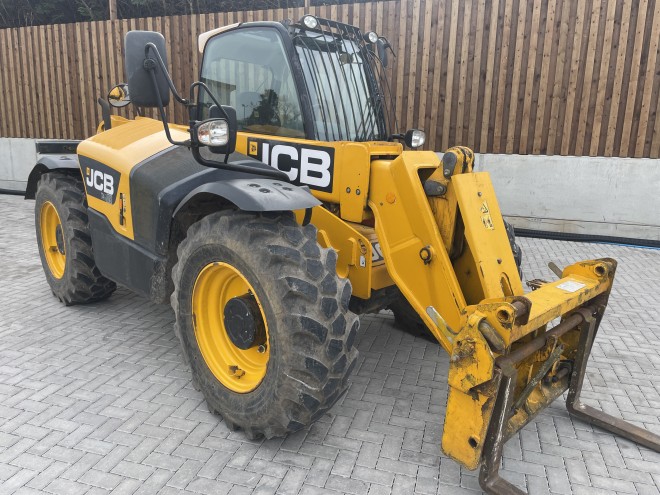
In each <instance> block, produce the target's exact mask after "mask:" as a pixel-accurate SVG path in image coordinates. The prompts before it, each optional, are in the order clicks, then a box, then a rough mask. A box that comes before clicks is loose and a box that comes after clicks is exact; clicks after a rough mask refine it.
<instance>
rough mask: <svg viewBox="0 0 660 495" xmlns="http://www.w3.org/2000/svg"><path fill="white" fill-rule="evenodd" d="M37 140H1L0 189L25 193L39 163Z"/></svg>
mask: <svg viewBox="0 0 660 495" xmlns="http://www.w3.org/2000/svg"><path fill="white" fill-rule="evenodd" d="M35 143H36V140H35V139H18V138H0V189H9V190H11V191H25V186H26V184H27V178H28V174H29V173H30V170H32V167H34V165H35V163H37V151H36V148H35Z"/></svg>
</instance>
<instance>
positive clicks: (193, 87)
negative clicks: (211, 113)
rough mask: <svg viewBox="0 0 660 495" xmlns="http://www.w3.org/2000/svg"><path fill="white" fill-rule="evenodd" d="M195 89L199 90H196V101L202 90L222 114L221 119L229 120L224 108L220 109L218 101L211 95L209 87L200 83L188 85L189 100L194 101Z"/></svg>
mask: <svg viewBox="0 0 660 495" xmlns="http://www.w3.org/2000/svg"><path fill="white" fill-rule="evenodd" d="M195 88H199V89H198V90H197V91H198V98H197V99H198V100H199V91H200V90H202V89H203V90H204V92H205V93H206V94H207V95H209V96H210V97H211V100H213V103H214V104H215V106H217V107H218V109H219V110H220V112H222V115H223V117H224V118H225V119H226V120H229V115H227V112H225V110H224V108H222V105H221V104H220V103H219V102H218V100H216V99H215V96H213V93H212V92H211V90H210V89H209V87H208V86H207V85H206V84H205V83H203V82H202V81H197V82H194V83H192V84H191V85H190V99H191V100H193V99H194V96H195V95H194V91H195Z"/></svg>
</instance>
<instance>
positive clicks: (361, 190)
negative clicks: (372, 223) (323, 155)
mask: <svg viewBox="0 0 660 495" xmlns="http://www.w3.org/2000/svg"><path fill="white" fill-rule="evenodd" d="M251 138H254V139H265V140H268V141H276V142H281V143H294V144H298V145H301V146H305V145H310V146H322V147H324V148H332V149H333V150H334V174H333V183H332V191H331V192H325V191H317V190H312V194H314V196H316V197H317V198H318V199H320V200H321V201H326V202H329V203H334V204H338V205H340V216H341V218H343V219H344V220H347V221H350V222H361V221H362V220H363V219H364V216H365V215H366V214H367V212H365V208H366V204H367V195H368V189H369V188H368V185H369V173H370V166H369V162H370V160H371V159H372V158H373V157H376V156H397V155H399V154H401V152H402V150H403V147H402V145H401V144H400V143H390V142H381V141H371V142H366V143H354V142H351V141H312V140H309V139H302V138H293V137H284V136H274V135H269V134H255V133H245V132H239V133H237V138H236V151H238V152H240V153H243V154H245V155H248V156H253V157H254V156H256V155H257V154H258V150H257V149H256V143H252V144H251V145H250V149H248V140H249V139H251Z"/></svg>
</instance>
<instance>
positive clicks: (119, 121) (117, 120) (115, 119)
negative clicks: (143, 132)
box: [96, 115, 133, 134]
mask: <svg viewBox="0 0 660 495" xmlns="http://www.w3.org/2000/svg"><path fill="white" fill-rule="evenodd" d="M129 122H133V121H132V120H130V119H127V118H126V117H122V116H120V115H110V123H111V124H112V129H114V128H115V127H118V126H120V125H124V124H127V123H129ZM104 131H105V122H103V121H101V122H99V125H98V127H97V128H96V133H97V134H99V133H101V132H104Z"/></svg>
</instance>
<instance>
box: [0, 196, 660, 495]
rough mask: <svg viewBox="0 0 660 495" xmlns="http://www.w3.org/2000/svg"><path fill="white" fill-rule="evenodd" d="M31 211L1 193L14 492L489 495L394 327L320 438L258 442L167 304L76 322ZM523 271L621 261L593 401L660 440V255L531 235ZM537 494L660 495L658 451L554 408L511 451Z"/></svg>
mask: <svg viewBox="0 0 660 495" xmlns="http://www.w3.org/2000/svg"><path fill="white" fill-rule="evenodd" d="M32 208H33V203H32V202H26V201H23V200H22V199H20V198H17V197H7V196H0V249H1V250H2V252H3V253H4V256H2V258H0V311H2V313H1V314H0V493H2V494H6V493H13V492H14V491H15V492H16V493H37V492H42V491H43V492H49V493H63V494H76V493H90V494H91V493H105V492H107V491H113V493H134V492H136V493H148V494H150V493H156V492H157V491H161V492H162V493H183V492H184V491H186V492H192V493H213V494H215V493H232V494H239V493H274V492H277V493H334V494H336V493H338V492H339V493H342V492H343V493H356V494H366V493H369V494H380V493H390V492H392V493H404V494H408V493H443V494H444V493H473V491H478V483H477V480H476V478H475V473H473V472H470V471H467V470H463V469H460V468H459V467H458V466H457V465H456V464H455V463H454V462H452V461H451V460H449V459H447V458H445V457H443V456H442V454H441V453H440V438H441V434H442V418H443V414H444V410H445V400H446V394H447V385H446V380H447V365H448V360H447V356H446V355H445V354H444V352H443V351H441V350H440V348H439V347H438V346H437V345H434V344H431V343H428V342H426V341H424V340H421V339H415V338H412V337H410V336H408V335H405V334H403V333H401V332H399V331H397V330H396V329H394V328H393V326H392V317H391V316H390V315H386V314H381V315H379V316H371V317H367V318H363V320H362V329H361V334H360V337H359V344H358V347H359V350H360V362H359V366H358V368H357V370H356V371H357V372H356V373H355V375H354V376H353V378H352V381H351V386H350V389H349V391H348V393H347V395H346V396H345V397H344V398H343V400H342V401H341V403H339V404H337V405H336V406H335V407H334V408H333V409H332V411H331V412H330V413H329V414H327V415H326V416H325V417H323V418H322V419H321V420H320V421H319V422H317V423H316V424H314V425H313V426H312V427H311V428H309V429H308V430H305V431H302V432H299V433H296V434H294V435H291V436H289V437H288V438H286V439H275V440H269V441H249V440H247V439H246V438H245V437H244V436H243V435H242V434H241V433H240V432H230V431H229V430H228V429H227V428H226V427H225V425H224V423H222V422H221V421H219V420H218V418H217V416H214V415H212V414H210V413H209V412H208V410H207V408H206V406H205V404H204V402H203V400H202V397H201V395H200V394H199V393H198V392H196V391H195V390H194V389H193V387H192V385H191V380H190V372H189V371H188V368H187V367H186V366H185V365H184V364H183V363H182V359H181V354H180V351H179V344H178V342H177V341H176V339H175V336H174V333H173V331H172V322H173V315H172V312H171V310H170V309H169V308H168V307H164V306H156V305H153V304H151V303H149V302H147V301H146V300H144V299H142V298H140V297H137V296H134V295H132V294H130V293H129V292H128V291H126V290H123V289H120V290H118V291H117V293H116V294H115V295H113V297H112V298H111V299H110V300H109V301H107V302H105V303H101V304H94V305H90V306H85V307H72V308H65V307H64V306H62V305H60V304H59V303H57V302H56V301H55V299H54V298H53V297H52V295H51V293H50V291H49V289H48V286H47V285H46V281H45V279H44V277H43V274H42V268H41V265H40V263H39V257H38V254H37V249H36V243H35V240H34V233H33V230H34V228H33V217H32ZM521 244H522V245H523V248H524V249H525V262H524V265H525V266H524V270H525V273H527V274H530V275H531V274H533V275H534V276H545V277H550V273H549V272H548V270H547V269H546V268H545V267H544V266H545V262H546V260H555V261H556V262H557V263H558V264H560V265H562V264H567V263H569V262H571V261H574V260H578V259H584V258H589V257H603V256H612V257H614V258H617V259H618V260H619V262H620V268H619V273H618V279H617V282H616V284H615V287H614V294H613V296H612V298H611V303H610V307H609V310H608V312H607V314H606V322H605V323H604V326H603V327H601V333H600V334H599V337H598V340H597V342H596V344H595V347H594V350H593V354H592V360H591V362H590V365H589V372H588V383H587V384H586V386H585V393H584V396H585V397H586V398H588V399H589V401H588V402H591V403H595V405H599V406H600V407H602V408H603V409H605V410H607V411H608V412H610V413H612V414H615V415H618V416H622V417H624V418H625V419H627V420H630V421H633V422H635V423H638V424H643V425H646V426H647V427H648V428H650V429H652V430H654V431H656V432H657V433H660V323H658V322H659V321H660V313H659V310H658V307H659V303H660V251H657V250H648V249H635V248H629V247H620V246H611V245H598V244H578V243H570V242H553V241H545V240H534V239H521ZM504 473H505V476H506V477H507V478H508V479H510V480H512V481H513V482H515V483H517V484H518V485H521V486H525V487H527V489H528V490H529V491H530V492H531V493H534V494H538V493H547V492H549V491H550V492H553V493H560V494H570V493H603V494H608V493H614V492H617V493H640V494H658V493H660V490H659V487H660V454H656V453H652V452H650V451H649V450H646V449H642V448H638V447H637V446H635V445H634V444H632V443H630V442H627V441H623V440H619V439H616V438H614V437H613V436H611V435H609V434H607V433H604V432H602V431H599V430H594V429H592V428H591V427H590V426H589V425H587V424H585V423H582V422H579V421H573V420H571V419H570V418H569V417H568V415H567V413H566V410H565V408H564V405H563V403H557V402H556V403H555V404H554V405H553V406H551V407H550V408H548V409H546V410H545V411H544V413H543V414H541V415H540V416H539V417H538V418H537V419H536V421H534V422H533V423H531V424H530V425H528V426H527V427H526V428H525V429H524V430H523V432H522V433H521V434H519V435H518V436H516V437H515V438H513V439H512V440H511V441H510V442H509V443H508V444H507V445H506V449H505V457H504Z"/></svg>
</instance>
